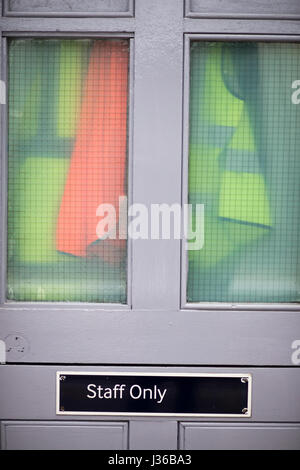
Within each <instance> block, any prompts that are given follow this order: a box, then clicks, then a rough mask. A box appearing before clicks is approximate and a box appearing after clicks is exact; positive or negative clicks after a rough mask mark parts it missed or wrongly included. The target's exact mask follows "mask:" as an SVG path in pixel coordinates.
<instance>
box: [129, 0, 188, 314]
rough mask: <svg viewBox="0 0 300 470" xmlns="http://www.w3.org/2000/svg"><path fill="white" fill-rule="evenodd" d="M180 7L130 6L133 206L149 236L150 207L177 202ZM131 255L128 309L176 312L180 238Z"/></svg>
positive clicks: (144, 0)
mask: <svg viewBox="0 0 300 470" xmlns="http://www.w3.org/2000/svg"><path fill="white" fill-rule="evenodd" d="M182 6H183V4H182V0H164V1H163V2H162V1H161V0H137V2H136V42H135V104H134V168H133V177H134V190H133V202H134V203H137V204H143V205H144V206H146V208H147V209H148V222H149V230H148V232H149V234H150V233H151V230H150V226H151V223H150V212H151V204H163V203H165V204H168V205H170V206H171V205H172V204H180V203H181V153H182V78H183V74H182V65H183V8H182ZM129 222H130V221H129ZM171 229H172V225H171ZM171 233H172V230H171ZM133 255H134V256H133V308H134V309H146V310H147V309H154V310H156V309H163V310H171V309H178V308H179V304H180V240H174V237H171V240H161V239H160V240H151V238H149V235H148V239H147V240H141V239H140V240H134V241H133Z"/></svg>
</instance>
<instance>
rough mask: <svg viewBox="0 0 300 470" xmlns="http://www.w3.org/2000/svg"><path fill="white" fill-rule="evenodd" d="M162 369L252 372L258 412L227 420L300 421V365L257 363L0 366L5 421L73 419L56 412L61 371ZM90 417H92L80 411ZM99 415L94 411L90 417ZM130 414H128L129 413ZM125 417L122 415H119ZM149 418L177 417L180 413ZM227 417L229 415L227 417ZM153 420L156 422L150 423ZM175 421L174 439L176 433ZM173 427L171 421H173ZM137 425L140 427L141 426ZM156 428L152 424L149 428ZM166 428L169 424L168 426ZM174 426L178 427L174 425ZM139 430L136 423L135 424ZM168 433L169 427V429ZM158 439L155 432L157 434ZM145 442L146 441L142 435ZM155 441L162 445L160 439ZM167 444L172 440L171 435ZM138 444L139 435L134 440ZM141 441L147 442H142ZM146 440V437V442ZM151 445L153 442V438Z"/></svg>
mask: <svg viewBox="0 0 300 470" xmlns="http://www.w3.org/2000/svg"><path fill="white" fill-rule="evenodd" d="M57 371H64V372H67V371H73V372H76V371H81V372H83V371H84V372H91V373H94V372H107V373H109V372H149V373H151V372H152V373H153V372H159V373H167V372H171V373H176V372H182V373H184V372H185V373H186V372H188V373H192V372H195V373H241V374H245V373H250V374H252V382H253V387H252V417H251V418H239V419H236V418H226V422H241V423H257V422H261V423H264V422H275V423H280V422H282V423H288V422H290V423H300V403H299V390H300V374H299V369H298V368H296V367H295V368H253V367H237V368H225V367H218V368H215V367H205V368H204V367H202V368H201V367H166V366H164V367H146V366H145V365H143V366H142V367H129V366H127V367H125V366H123V367H116V366H110V367H108V366H107V367H99V366H93V367H91V366H89V367H87V366H73V367H70V366H61V367H60V366H25V365H23V366H21V365H20V366H12V365H7V366H0V388H1V394H0V421H7V420H32V421H35V420H56V421H59V422H61V421H70V417H68V416H56V391H55V386H56V372H57ZM74 419H76V420H77V421H82V420H85V421H86V417H85V418H84V417H74ZM97 420H98V421H99V417H89V421H97ZM126 420H127V418H126ZM128 420H129V421H130V422H132V421H137V422H140V421H146V420H145V418H138V417H135V418H132V419H131V418H130V417H129V418H128ZM101 421H118V417H116V418H114V419H112V418H111V417H107V418H105V417H104V418H103V419H102V418H101ZM119 421H120V418H119ZM147 421H153V422H155V423H156V422H158V421H159V422H161V421H164V422H169V421H171V422H174V418H167V419H166V420H161V419H160V418H155V419H153V420H151V419H149V420H147ZM188 421H189V422H192V421H193V422H217V421H219V419H218V418H209V419H208V418H202V419H201V418H195V419H189V420H188ZM222 421H225V420H224V419H223V420H222ZM149 426H150V425H149ZM172 426H173V425H170V428H169V432H170V439H171V440H172V439H173V437H172V436H174V428H172ZM167 428H168V427H167ZM135 429H137V428H135ZM148 429H150V428H148ZM164 429H165V428H164ZM171 429H173V430H172V431H171ZM133 432H136V431H134V428H133ZM162 435H165V439H167V436H166V432H163V433H162ZM154 439H155V438H154ZM139 442H140V443H141V441H139ZM153 442H155V444H154V445H157V441H156V440H155V441H153ZM165 444H167V442H166V441H165ZM132 445H133V441H132ZM139 445H141V444H139ZM145 445H146V443H145ZM148 445H152V443H151V444H150V443H149V442H148Z"/></svg>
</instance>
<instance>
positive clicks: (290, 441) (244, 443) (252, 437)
mask: <svg viewBox="0 0 300 470" xmlns="http://www.w3.org/2000/svg"><path fill="white" fill-rule="evenodd" d="M180 449H182V450H300V424H297V425H296V424H294V425H293V424H253V425H252V424H250V425H248V424H225V423H220V424H208V423H206V424H204V423H203V424H201V425H199V424H192V423H181V425H180Z"/></svg>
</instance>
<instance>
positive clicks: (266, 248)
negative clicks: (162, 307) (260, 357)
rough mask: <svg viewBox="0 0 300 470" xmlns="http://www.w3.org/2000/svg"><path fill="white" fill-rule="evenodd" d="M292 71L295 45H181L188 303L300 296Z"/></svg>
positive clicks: (295, 73)
mask: <svg viewBox="0 0 300 470" xmlns="http://www.w3.org/2000/svg"><path fill="white" fill-rule="evenodd" d="M299 77H300V45H299V44H296V43H266V42H265V43H264V42H257V43H254V42H226V43H224V42H223V43H222V42H200V41H193V42H192V44H191V76H190V142H189V203H191V204H193V205H194V204H203V205H204V211H205V218H204V220H205V221H204V224H205V228H204V246H203V248H202V249H201V250H196V251H189V252H188V260H189V262H188V286H187V300H188V302H241V303H242V302H245V303H248V302H249V303H252V302H254V303H255V302H256V303H264V302H265V303H273V302H289V303H294V302H299V300H300V263H299V254H300V250H299V248H300V247H299V237H300V184H299V183H300V104H299V103H300V99H299V100H298V99H297V98H298V97H299V98H300V91H299V90H300V82H299V81H298V82H297V80H299ZM297 90H298V91H297Z"/></svg>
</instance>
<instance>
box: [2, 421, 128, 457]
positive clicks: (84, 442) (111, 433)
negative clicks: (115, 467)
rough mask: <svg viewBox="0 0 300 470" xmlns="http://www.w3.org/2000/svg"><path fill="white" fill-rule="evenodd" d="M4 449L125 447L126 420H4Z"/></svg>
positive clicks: (115, 448)
mask: <svg viewBox="0 0 300 470" xmlns="http://www.w3.org/2000/svg"><path fill="white" fill-rule="evenodd" d="M1 430H2V432H1V440H2V445H1V447H2V449H3V450H126V449H127V448H128V447H127V442H128V426H127V423H117V422H116V423H84V422H83V423H74V422H72V423H47V422H39V423H34V422H25V421H23V422H18V421H11V422H9V421H8V422H3V423H2V424H1Z"/></svg>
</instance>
